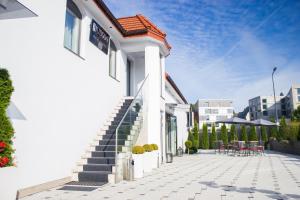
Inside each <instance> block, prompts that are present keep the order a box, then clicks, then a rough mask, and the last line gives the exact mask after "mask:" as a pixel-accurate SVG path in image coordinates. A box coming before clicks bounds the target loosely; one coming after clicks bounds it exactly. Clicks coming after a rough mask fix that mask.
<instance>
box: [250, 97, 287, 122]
mask: <svg viewBox="0 0 300 200" xmlns="http://www.w3.org/2000/svg"><path fill="white" fill-rule="evenodd" d="M283 98H284V96H276V109H277V114H278V118H280V117H281V116H282V110H281V109H282V107H281V100H282V99H283ZM249 112H250V119H251V120H256V119H266V120H270V118H273V117H274V119H275V118H276V117H275V116H276V115H275V103H274V96H258V97H255V98H253V99H250V100H249Z"/></svg>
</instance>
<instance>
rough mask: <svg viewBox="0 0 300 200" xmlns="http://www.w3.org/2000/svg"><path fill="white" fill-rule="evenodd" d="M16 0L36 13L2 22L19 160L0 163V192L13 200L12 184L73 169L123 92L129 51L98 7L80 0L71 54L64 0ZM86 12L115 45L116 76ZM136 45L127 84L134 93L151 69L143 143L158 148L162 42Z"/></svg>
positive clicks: (2, 57)
mask: <svg viewBox="0 0 300 200" xmlns="http://www.w3.org/2000/svg"><path fill="white" fill-rule="evenodd" d="M20 2H21V3H23V4H24V5H26V6H27V7H28V8H29V9H31V10H32V11H34V12H35V13H36V14H37V15H38V16H37V17H33V18H22V19H12V20H1V21H0V33H1V34H0V44H1V46H0V66H1V67H3V68H6V69H8V70H9V73H10V74H11V78H12V81H13V85H14V88H15V91H14V93H13V96H12V102H13V103H14V104H15V105H16V107H17V108H18V110H19V111H20V112H21V113H22V115H24V117H25V119H24V120H16V119H12V122H13V126H14V128H15V136H16V138H15V142H14V148H16V152H15V155H16V159H15V161H16V162H17V167H9V168H5V169H1V170H0V180H5V182H3V181H2V182H1V183H0V188H1V194H0V199H5V200H9V199H15V195H16V191H17V190H18V189H21V188H27V187H30V186H34V185H38V184H41V183H45V182H49V181H53V180H57V179H61V178H65V177H69V176H71V173H72V170H73V169H74V167H75V166H76V162H77V161H79V160H80V158H81V156H82V155H83V153H84V150H85V149H86V148H87V147H88V146H89V143H91V142H92V139H93V138H94V137H95V136H96V133H97V132H98V131H99V130H100V128H101V127H102V126H103V124H104V122H105V121H106V120H107V119H108V116H109V115H110V114H111V112H112V111H113V108H114V107H115V106H116V105H117V103H118V102H119V101H120V99H121V97H122V96H124V95H125V94H126V80H125V78H126V62H127V55H128V53H127V52H126V51H125V50H123V49H122V45H123V44H121V43H120V42H119V39H120V34H119V33H118V31H117V30H116V29H115V27H114V26H113V25H111V24H110V22H109V21H108V19H106V18H105V17H104V14H103V13H101V11H100V10H99V9H98V8H97V7H94V8H93V9H91V10H89V11H88V10H84V9H82V8H83V7H80V8H81V9H82V10H81V11H82V13H83V19H82V24H81V28H82V32H81V48H80V56H77V55H75V54H74V53H72V52H70V51H69V50H67V49H66V48H64V44H63V42H64V26H65V11H66V0H63V1H62V0H59V1H58V0H55V1H40V0H32V1H25V0H22V1H20ZM76 2H77V3H78V5H81V3H83V2H81V1H76ZM85 3H86V2H85ZM96 11H97V12H96ZM92 19H95V20H96V21H97V23H98V24H99V25H100V26H102V28H104V29H105V30H106V32H107V33H109V34H110V36H111V37H112V38H113V40H114V42H115V44H116V46H117V48H118V53H117V80H116V79H114V78H112V77H110V76H109V67H108V66H109V64H108V62H109V57H108V55H106V54H104V53H103V52H102V51H101V50H99V49H98V48H97V47H95V46H94V45H93V44H92V43H91V42H89V29H90V26H89V25H90V22H91V20H92ZM110 26H112V28H109V27H110ZM123 42H124V41H123ZM131 46H134V44H132V45H131ZM142 51H144V52H145V58H144V59H140V58H137V59H136V62H135V63H134V66H133V68H132V70H134V72H133V76H134V78H133V79H132V82H133V83H132V87H133V88H134V91H135V92H136V91H137V89H138V85H139V84H140V83H141V82H142V80H143V79H144V77H145V75H146V74H148V73H149V74H150V76H149V83H150V84H149V88H148V89H147V91H148V94H147V98H148V99H147V103H148V104H149V105H148V107H149V115H148V116H147V118H148V121H147V124H148V130H147V131H146V133H147V142H148V143H156V144H158V145H159V147H160V146H161V144H162V143H161V137H160V136H161V135H164V132H162V133H161V131H164V129H161V126H162V125H161V120H160V116H161V115H160V111H162V112H164V104H163V106H161V101H162V100H161V97H160V89H159V87H160V77H161V75H160V74H159V73H160V70H159V67H160V53H161V52H160V51H161V48H160V47H159V44H154V42H153V43H152V45H148V46H146V48H144V49H143V50H142ZM134 60H135V58H134ZM163 65H164V62H163ZM162 67H163V69H164V66H162ZM163 73H164V71H163ZM160 134H161V135H160Z"/></svg>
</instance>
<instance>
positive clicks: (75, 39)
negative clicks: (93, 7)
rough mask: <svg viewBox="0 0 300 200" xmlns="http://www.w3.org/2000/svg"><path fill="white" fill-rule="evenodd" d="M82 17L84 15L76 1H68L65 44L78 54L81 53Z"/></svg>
mask: <svg viewBox="0 0 300 200" xmlns="http://www.w3.org/2000/svg"><path fill="white" fill-rule="evenodd" d="M81 18H82V15H81V13H80V11H79V9H78V8H77V6H76V5H75V3H74V2H73V1H71V0H69V1H67V11H66V19H65V35H64V46H65V47H66V48H68V49H69V50H71V51H73V52H74V53H76V54H79V42H80V21H81Z"/></svg>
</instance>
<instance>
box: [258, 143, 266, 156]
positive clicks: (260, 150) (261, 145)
mask: <svg viewBox="0 0 300 200" xmlns="http://www.w3.org/2000/svg"><path fill="white" fill-rule="evenodd" d="M257 153H259V154H260V155H262V154H264V153H265V144H264V142H263V141H260V142H259V144H258V146H257Z"/></svg>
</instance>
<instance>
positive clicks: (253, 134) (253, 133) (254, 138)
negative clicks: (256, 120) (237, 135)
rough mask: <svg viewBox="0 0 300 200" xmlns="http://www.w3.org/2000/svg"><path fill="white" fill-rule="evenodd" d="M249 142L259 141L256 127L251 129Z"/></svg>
mask: <svg viewBox="0 0 300 200" xmlns="http://www.w3.org/2000/svg"><path fill="white" fill-rule="evenodd" d="M249 141H257V133H256V129H255V126H251V127H250V134H249Z"/></svg>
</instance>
